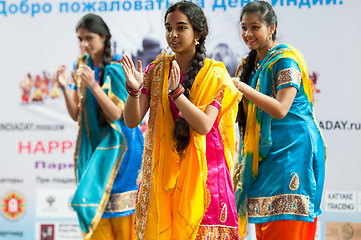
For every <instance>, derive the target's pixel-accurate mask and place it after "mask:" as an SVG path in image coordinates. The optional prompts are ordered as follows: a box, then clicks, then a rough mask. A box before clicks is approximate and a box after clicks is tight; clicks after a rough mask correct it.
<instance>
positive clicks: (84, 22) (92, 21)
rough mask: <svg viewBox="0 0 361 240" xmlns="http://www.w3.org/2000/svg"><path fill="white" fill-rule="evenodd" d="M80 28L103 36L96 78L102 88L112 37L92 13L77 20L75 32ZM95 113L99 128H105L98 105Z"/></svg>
mask: <svg viewBox="0 0 361 240" xmlns="http://www.w3.org/2000/svg"><path fill="white" fill-rule="evenodd" d="M80 28H85V29H87V30H88V31H89V32H91V33H96V34H98V35H99V36H101V37H103V36H105V40H104V51H103V57H102V62H101V64H100V66H99V69H100V70H99V76H98V79H99V85H100V86H102V85H103V83H104V71H105V67H106V66H107V65H109V64H110V62H111V60H112V56H111V53H112V51H111V45H110V44H111V43H110V38H111V37H112V35H111V34H110V31H109V28H108V26H107V25H106V23H105V22H104V20H103V19H102V18H101V17H100V16H98V15H95V14H92V13H89V14H87V15H85V16H83V17H82V18H81V19H80V20H79V22H78V24H77V25H76V28H75V31H76V32H77V31H78V30H79V29H80ZM97 112H98V120H99V124H100V126H105V125H106V119H105V115H104V113H103V111H102V109H101V108H100V106H99V105H98V109H97Z"/></svg>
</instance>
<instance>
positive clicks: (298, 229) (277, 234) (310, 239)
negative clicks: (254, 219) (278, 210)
mask: <svg viewBox="0 0 361 240" xmlns="http://www.w3.org/2000/svg"><path fill="white" fill-rule="evenodd" d="M255 225H256V237H257V240H274V239H277V240H314V239H315V235H316V227H317V218H315V221H314V222H304V221H293V220H282V221H275V222H269V223H257V224H255Z"/></svg>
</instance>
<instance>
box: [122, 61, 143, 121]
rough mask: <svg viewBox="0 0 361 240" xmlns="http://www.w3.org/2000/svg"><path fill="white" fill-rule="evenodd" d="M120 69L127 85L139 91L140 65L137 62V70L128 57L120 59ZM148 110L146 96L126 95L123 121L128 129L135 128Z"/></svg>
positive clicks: (141, 81) (141, 74)
mask: <svg viewBox="0 0 361 240" xmlns="http://www.w3.org/2000/svg"><path fill="white" fill-rule="evenodd" d="M122 67H123V70H124V74H125V77H126V81H127V84H128V85H129V87H131V88H132V89H139V88H140V87H141V86H142V84H143V73H142V63H141V62H140V61H138V62H137V70H136V69H135V67H134V64H133V61H132V60H131V59H130V57H129V56H127V55H124V56H123V58H122ZM148 109H149V99H148V97H147V96H146V95H144V94H140V97H134V96H131V95H128V97H127V101H126V102H125V107H124V121H125V124H126V125H127V126H128V127H129V128H134V127H137V126H138V125H139V124H140V122H141V121H142V120H143V118H144V116H145V114H146V113H147V111H148Z"/></svg>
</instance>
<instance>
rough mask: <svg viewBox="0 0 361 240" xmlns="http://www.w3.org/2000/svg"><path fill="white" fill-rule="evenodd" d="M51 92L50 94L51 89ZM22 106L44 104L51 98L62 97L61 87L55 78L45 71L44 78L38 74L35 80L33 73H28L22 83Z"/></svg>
mask: <svg viewBox="0 0 361 240" xmlns="http://www.w3.org/2000/svg"><path fill="white" fill-rule="evenodd" d="M50 87H51V90H50V92H49V89H50ZM20 89H21V90H22V94H21V104H23V105H28V104H30V103H44V100H46V99H47V98H48V97H49V96H50V98H51V99H55V98H58V97H60V90H59V85H58V83H57V81H56V80H55V78H54V77H50V74H49V73H47V72H46V71H43V73H42V76H41V75H39V74H37V75H35V79H34V78H33V77H32V74H31V73H27V75H26V77H25V78H24V79H23V80H22V81H21V82H20Z"/></svg>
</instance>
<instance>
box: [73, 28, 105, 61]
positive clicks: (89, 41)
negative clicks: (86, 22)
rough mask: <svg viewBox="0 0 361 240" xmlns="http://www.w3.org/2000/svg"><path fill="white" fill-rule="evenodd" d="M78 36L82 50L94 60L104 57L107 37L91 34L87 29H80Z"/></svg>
mask: <svg viewBox="0 0 361 240" xmlns="http://www.w3.org/2000/svg"><path fill="white" fill-rule="evenodd" d="M77 36H78V40H79V45H80V47H81V48H82V50H83V51H85V52H86V53H87V54H89V55H91V56H92V58H93V59H94V57H95V56H102V55H103V51H104V39H105V37H102V36H100V35H99V34H96V33H92V32H89V30H88V29H86V28H79V29H78V31H77Z"/></svg>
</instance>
